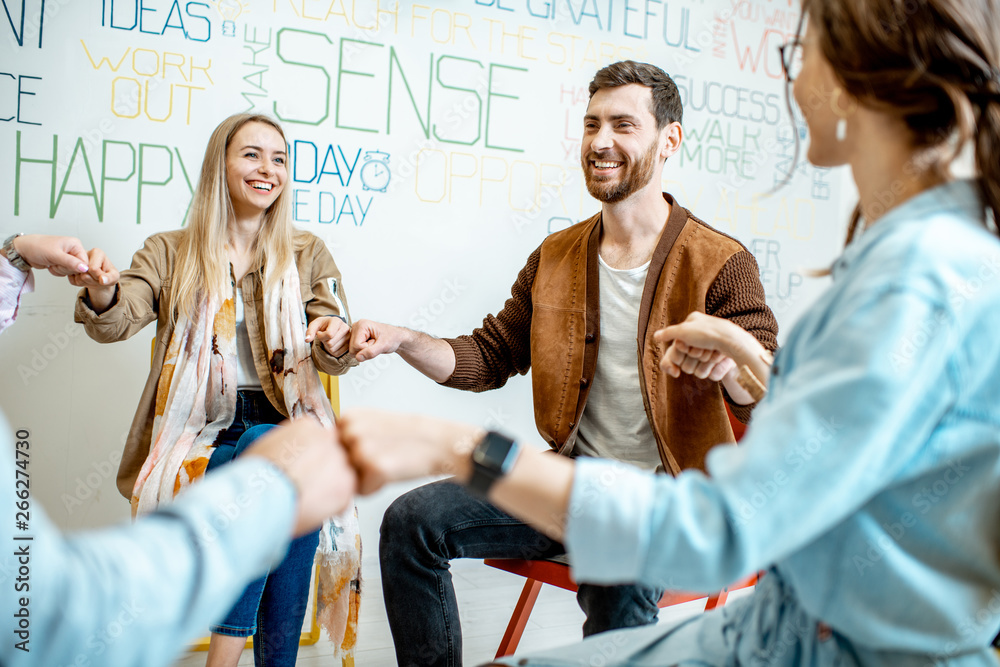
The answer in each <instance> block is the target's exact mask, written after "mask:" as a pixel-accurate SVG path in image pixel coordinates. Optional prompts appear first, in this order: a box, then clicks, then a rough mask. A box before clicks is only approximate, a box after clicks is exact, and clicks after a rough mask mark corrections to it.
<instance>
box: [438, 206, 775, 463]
mask: <svg viewBox="0 0 1000 667" xmlns="http://www.w3.org/2000/svg"><path fill="white" fill-rule="evenodd" d="M664 198H666V200H667V201H668V202H669V203H670V205H671V209H670V217H669V218H668V219H667V221H666V224H665V226H664V228H663V232H662V233H661V235H660V240H659V242H658V244H657V246H656V249H655V250H654V252H653V257H652V261H651V262H650V266H649V271H648V273H647V276H646V286H645V288H644V290H643V295H642V301H641V305H640V309H639V326H638V332H637V333H638V335H637V338H636V345H637V349H638V359H639V366H640V370H641V373H640V379H641V383H642V387H643V402H644V404H645V406H646V416H647V417H648V418H649V421H650V424H651V425H652V428H653V433H654V435H655V437H656V441H657V443H658V446H659V450H660V459H661V461H662V463H663V467H664V469H665V470H666V471H668V472H670V473H672V474H676V473H678V472H680V471H681V470H683V469H685V468H699V469H702V470H704V467H705V455H706V454H707V452H708V450H709V449H710V448H711V447H713V446H715V445H717V444H720V443H731V442H734V438H733V432H732V428H731V427H730V425H729V418H728V415H727V414H726V406H725V401H727V400H729V397H728V396H727V395H726V394H725V391H724V390H723V388H722V385H721V384H720V383H718V382H712V381H709V380H699V379H697V378H695V377H693V376H690V375H682V376H681V377H680V378H678V379H674V378H671V377H670V376H669V375H666V374H665V373H663V372H661V371H660V353H659V350H658V349H657V346H656V345H655V343H654V342H653V333H655V332H656V331H657V330H659V329H662V328H663V327H666V326H669V325H671V324H676V323H678V322H681V321H683V320H684V319H685V318H686V317H687V316H688V314H689V313H691V312H692V311H695V310H698V311H701V312H704V313H708V314H709V315H715V316H718V317H725V318H727V319H729V320H732V321H733V322H735V323H737V324H739V325H740V326H741V327H743V328H744V329H746V330H747V331H749V332H750V333H752V334H753V335H754V336H755V337H756V338H757V339H758V340H759V341H760V342H761V344H762V345H763V346H764V347H766V348H767V349H769V350H772V351H773V350H774V349H776V348H777V333H778V324H777V321H776V320H775V319H774V314H773V313H772V312H771V309H770V308H768V307H767V305H766V304H765V303H764V288H763V286H762V285H761V283H760V275H759V271H758V268H757V262H756V260H755V259H754V257H753V255H752V254H751V253H750V252H749V251H747V249H746V248H745V247H744V246H743V245H742V244H741V243H740V242H739V241H737V240H735V239H733V238H731V237H729V236H726V235H725V234H722V233H721V232H718V231H716V230H715V229H712V228H711V227H709V226H708V225H707V224H705V223H704V222H702V221H701V220H698V219H697V218H695V217H694V216H693V215H691V212H690V211H688V210H687V209H685V208H683V207H682V206H680V205H679V204H677V203H676V202H675V201H674V199H673V197H671V196H670V195H669V194H666V193H664ZM600 223H601V215H600V214H597V215H595V216H594V217H592V218H590V219H589V220H586V221H584V222H581V223H579V224H577V225H574V226H572V227H570V228H569V229H565V230H563V231H560V232H557V233H555V234H552V235H551V236H549V237H548V238H546V239H545V241H543V242H542V244H541V246H539V248H538V249H537V250H535V252H534V253H532V255H531V256H530V257H529V258H528V263H527V265H526V266H525V267H524V269H522V271H521V273H520V274H519V275H518V278H517V282H515V283H514V286H513V288H512V289H511V298H510V299H508V300H507V302H506V303H505V304H504V307H503V310H501V311H500V313H498V314H497V315H496V316H495V317H494V316H493V315H489V316H487V317H486V319H485V320H483V325H482V327H480V328H478V329H476V330H475V331H474V332H473V333H472V335H470V336H460V337H458V338H454V339H449V340H448V341H447V342H448V343H449V344H451V346H452V348H453V349H454V350H455V356H456V367H455V372H454V373H453V374H452V376H451V377H450V378H449V379H448V380H447V381H446V382H445V383H444V384H445V385H447V386H450V387H456V388H460V389H467V390H471V391H485V390H487V389H494V388H497V387H500V386H502V385H503V384H504V383H506V381H507V380H508V379H509V378H510V377H511V376H513V375H514V373H520V374H522V375H523V374H524V373H526V372H527V371H528V369H529V367H530V368H531V369H532V391H533V395H534V404H535V424H536V425H537V427H538V431H539V433H540V434H541V435H542V437H543V438H544V439H545V441H546V442H547V443H548V444H549V446H550V447H552V448H553V449H554V450H556V451H558V452H559V453H562V454H565V453H568V452H570V451H572V448H573V444H574V442H575V440H576V431H577V428H578V425H579V423H580V416H581V415H582V414H583V409H584V407H585V406H586V404H587V394H588V391H589V387H590V382H591V381H592V380H593V377H594V370H595V368H596V364H597V352H598V349H599V346H600V299H599V291H598V283H597V281H598V261H597V255H598V247H599V239H600ZM730 407H731V408H732V411H733V414H734V415H736V417H737V418H739V419H740V421H742V422H744V423H745V422H746V421H748V420H749V418H750V411H751V410H752V409H753V406H741V405H735V404H732V402H730Z"/></svg>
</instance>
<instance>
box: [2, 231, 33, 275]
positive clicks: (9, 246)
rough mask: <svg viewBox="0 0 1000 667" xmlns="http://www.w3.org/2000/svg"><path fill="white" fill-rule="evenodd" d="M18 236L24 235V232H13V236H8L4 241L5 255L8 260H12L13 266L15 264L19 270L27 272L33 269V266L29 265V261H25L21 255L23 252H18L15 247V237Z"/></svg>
mask: <svg viewBox="0 0 1000 667" xmlns="http://www.w3.org/2000/svg"><path fill="white" fill-rule="evenodd" d="M18 236H24V232H20V233H18V234H12V235H11V236H8V237H7V240H6V241H4V242H3V254H4V257H6V258H7V261H8V262H10V265H11V266H13V267H14V268H15V269H17V270H18V271H21V272H23V273H27V272H28V271H30V270H31V267H30V266H28V263H27V262H26V261H24V258H23V257H21V254H20V253H19V252H17V249H16V248H15V247H14V239H16V238H17V237H18Z"/></svg>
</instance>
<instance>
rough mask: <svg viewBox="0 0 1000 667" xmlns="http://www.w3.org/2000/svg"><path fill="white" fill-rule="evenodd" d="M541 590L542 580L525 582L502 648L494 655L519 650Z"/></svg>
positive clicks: (509, 653)
mask: <svg viewBox="0 0 1000 667" xmlns="http://www.w3.org/2000/svg"><path fill="white" fill-rule="evenodd" d="M540 590H542V582H540V581H535V580H534V579H528V580H527V581H525V582H524V588H522V589H521V597H519V598H518V600H517V606H515V607H514V612H513V613H512V614H511V615H510V623H508V624H507V630H506V631H505V632H504V633H503V639H502V640H500V648H498V649H497V654H496V656H494V657H496V658H502V657H504V656H507V655H512V654H513V653H514V651H516V650H517V645H518V644H519V643H520V641H521V635H523V634H524V626H526V625H527V624H528V617H529V616H531V610H532V609H533V608H534V606H535V600H536V599H538V592H539V591H540Z"/></svg>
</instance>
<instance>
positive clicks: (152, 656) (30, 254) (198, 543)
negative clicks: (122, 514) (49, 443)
mask: <svg viewBox="0 0 1000 667" xmlns="http://www.w3.org/2000/svg"><path fill="white" fill-rule="evenodd" d="M4 250H5V252H3V253H2V256H0V315H2V319H0V331H2V330H3V329H5V328H7V326H9V325H10V324H11V323H12V322H13V319H14V316H15V315H16V311H17V307H18V305H19V303H20V299H21V295H22V293H24V292H28V291H31V289H32V283H33V280H32V276H31V271H30V270H29V267H31V268H36V269H39V268H45V269H49V271H51V272H52V273H53V274H54V275H57V276H67V275H74V274H84V273H86V274H89V276H90V278H91V279H93V280H96V281H100V279H101V277H102V276H103V275H104V271H103V269H102V267H101V266H100V265H99V264H96V265H94V266H88V261H89V260H88V254H87V253H86V252H84V250H83V246H82V245H81V244H80V242H79V241H78V240H77V239H73V238H70V237H56V236H42V235H37V234H32V235H23V236H18V237H17V238H14V239H11V240H10V241H8V243H7V244H6V245H5V247H4ZM8 257H12V258H13V260H14V261H13V263H12V262H11V261H9V260H8ZM12 426H13V427H12ZM16 427H17V425H16V424H14V425H8V423H7V421H6V419H5V418H4V417H3V415H2V414H0V438H2V442H0V476H2V477H3V479H4V480H7V481H6V482H5V483H4V484H0V503H3V506H4V507H8V508H11V511H15V510H17V511H18V512H19V513H23V517H22V519H23V520H24V522H25V524H26V528H25V529H23V530H15V524H14V517H13V516H12V517H10V519H11V520H10V521H5V522H3V525H2V526H0V542H2V543H3V545H4V552H5V554H4V555H3V556H0V582H2V585H3V586H4V593H3V595H0V619H2V620H0V634H2V635H3V637H4V641H3V642H2V643H0V664H2V665H5V667H22V666H25V667H26V666H28V665H32V666H39V665H45V666H48V665H87V664H90V665H101V666H102V667H119V666H122V667H126V666H131V665H143V666H144V667H156V666H158V665H169V664H171V663H172V662H173V660H174V658H175V656H176V655H177V654H178V653H180V652H181V651H182V650H183V649H184V646H185V642H186V641H188V640H190V639H192V638H193V637H195V636H196V635H197V634H199V633H201V632H204V629H205V627H206V626H207V625H208V623H210V622H213V621H216V620H218V619H219V618H220V617H221V616H222V614H223V613H225V611H226V610H227V609H229V607H230V606H232V604H233V602H234V601H235V600H236V598H237V596H239V595H240V593H241V591H242V590H243V588H244V587H245V586H246V585H247V583H248V582H250V581H251V580H252V579H254V578H255V577H257V576H259V575H261V574H262V573H264V572H265V571H267V569H268V568H269V567H270V566H273V565H276V564H277V563H278V562H280V561H281V559H282V558H283V557H284V554H285V552H286V550H287V548H288V544H289V542H290V541H291V539H292V538H293V537H294V536H298V535H302V534H306V533H309V532H312V531H314V530H315V529H316V527H317V526H319V525H320V523H321V522H322V521H323V519H325V518H326V517H328V516H332V515H334V514H337V513H339V512H341V511H343V510H344V508H346V507H348V506H349V504H350V502H351V496H352V495H353V492H354V483H355V477H354V472H353V470H352V469H351V468H350V467H349V466H348V465H347V460H346V457H345V456H344V453H343V450H341V449H340V448H339V447H337V446H336V445H335V444H334V443H333V435H332V433H331V432H330V431H329V430H328V429H324V428H322V427H320V426H319V425H318V424H314V423H310V422H308V421H302V422H298V423H296V424H294V425H291V426H289V427H287V428H285V429H283V430H282V431H281V434H280V435H279V434H273V435H269V436H268V437H265V438H262V439H261V440H260V441H259V442H258V443H256V445H255V446H254V447H253V448H251V449H249V450H248V451H247V454H246V455H245V456H244V457H243V458H242V460H241V461H239V462H238V463H234V464H233V465H230V466H226V467H225V468H224V469H223V470H220V471H219V472H217V473H215V474H213V475H211V476H210V477H208V478H206V479H205V480H204V481H203V482H202V483H199V484H196V485H193V486H192V487H191V488H190V489H189V490H188V491H186V492H185V493H183V494H182V495H181V496H179V497H178V499H177V501H176V502H175V503H173V504H171V505H164V506H163V507H161V508H160V509H159V510H157V511H156V512H153V513H151V514H148V515H146V516H144V517H142V518H140V519H139V520H138V521H136V523H135V524H134V525H131V526H119V527H114V528H107V529H102V530H92V531H86V532H80V533H77V534H75V535H63V534H62V533H61V532H60V531H59V529H58V528H57V527H56V526H55V525H53V523H52V522H51V521H50V520H49V518H48V516H47V515H46V514H45V512H44V510H43V509H42V508H41V507H40V505H39V504H38V503H37V502H35V501H32V500H31V498H30V496H29V495H28V492H27V490H26V488H25V487H26V486H27V484H28V480H29V479H30V477H29V476H28V475H27V474H25V471H24V466H22V465H18V463H19V462H24V461H30V460H31V459H32V458H35V457H37V456H38V455H39V453H38V452H37V451H35V450H33V446H34V447H37V446H40V444H41V443H37V442H34V441H32V440H31V439H30V438H27V439H22V438H23V432H21V433H20V435H19V434H18V431H16V430H15V428H16ZM12 435H14V436H16V438H17V439H16V440H12ZM233 508H238V510H239V511H238V512H234V511H233ZM22 568H23V569H22Z"/></svg>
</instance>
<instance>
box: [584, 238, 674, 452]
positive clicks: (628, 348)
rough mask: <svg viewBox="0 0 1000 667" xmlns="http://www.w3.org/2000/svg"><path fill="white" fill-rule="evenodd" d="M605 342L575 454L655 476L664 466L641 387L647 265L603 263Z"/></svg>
mask: <svg viewBox="0 0 1000 667" xmlns="http://www.w3.org/2000/svg"><path fill="white" fill-rule="evenodd" d="M598 260H599V261H600V278H599V286H600V298H601V339H600V343H599V344H600V348H599V350H598V353H597V369H596V371H595V372H594V381H593V382H592V383H591V385H590V394H589V396H588V398H587V406H586V407H585V408H584V410H583V416H582V417H581V418H580V429H579V432H578V434H577V441H576V445H575V446H574V449H573V451H574V453H575V454H577V455H580V456H595V457H600V458H606V459H617V460H619V461H626V462H628V463H631V464H633V465H636V466H639V467H640V468H645V469H647V470H653V469H655V468H656V467H657V466H659V465H660V454H659V451H658V449H657V447H656V438H655V436H654V435H653V429H652V428H651V427H650V425H649V419H648V418H647V417H646V410H645V408H644V407H643V403H642V388H641V386H640V384H639V348H638V345H639V344H638V342H637V341H636V338H637V332H638V329H639V303H640V301H641V300H642V289H643V286H644V285H645V284H646V273H647V272H648V271H649V262H647V263H646V264H644V265H642V266H640V267H637V268H634V269H624V270H619V269H613V268H611V267H610V266H608V265H607V264H606V263H605V262H604V260H603V259H600V257H598Z"/></svg>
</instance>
